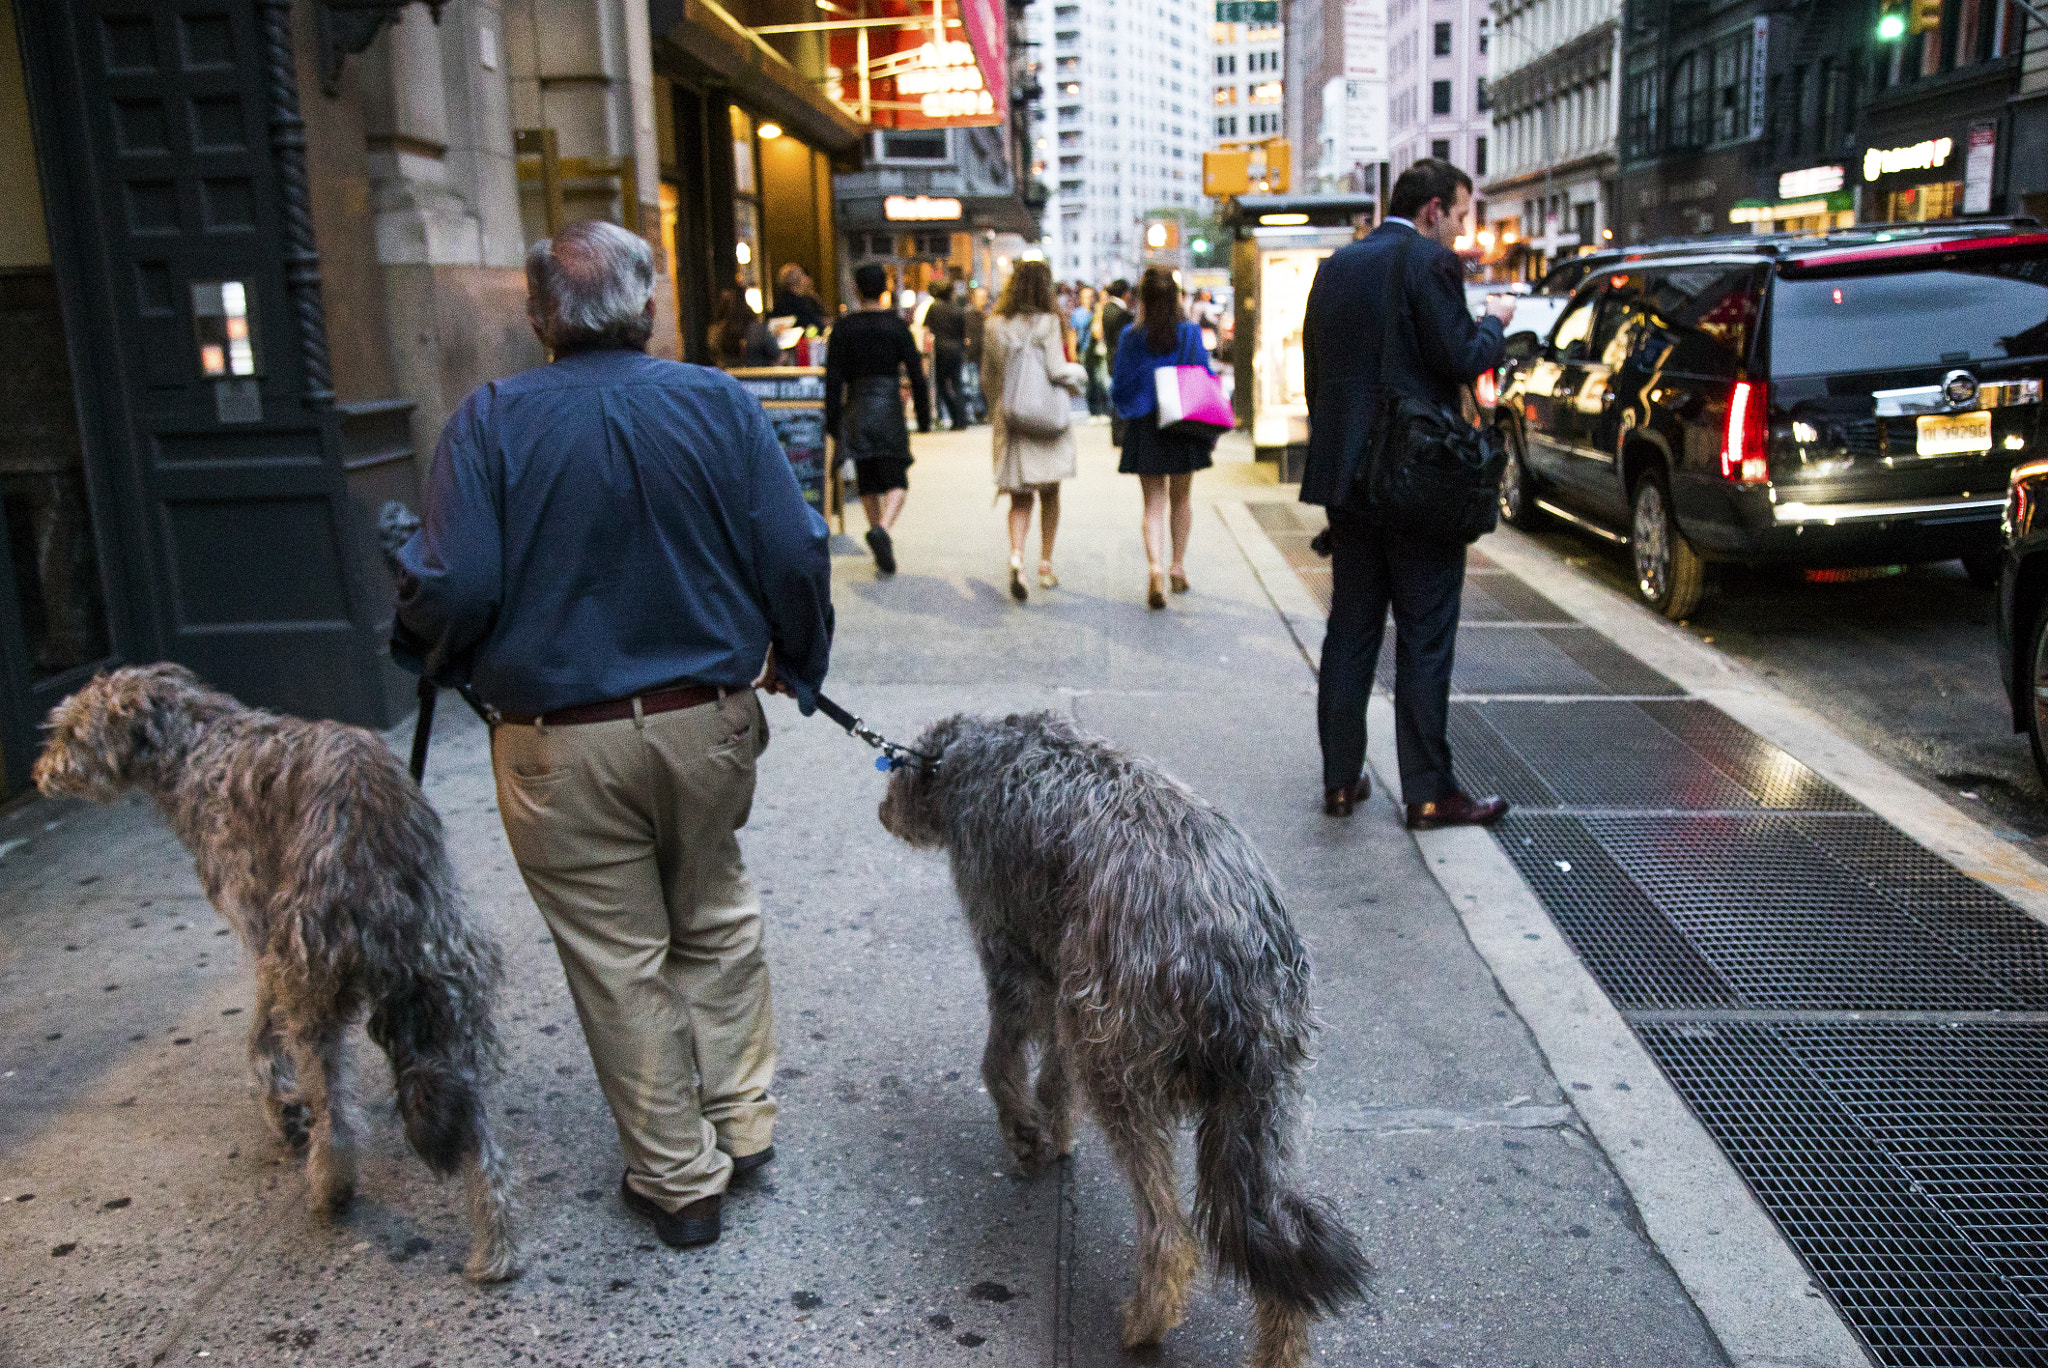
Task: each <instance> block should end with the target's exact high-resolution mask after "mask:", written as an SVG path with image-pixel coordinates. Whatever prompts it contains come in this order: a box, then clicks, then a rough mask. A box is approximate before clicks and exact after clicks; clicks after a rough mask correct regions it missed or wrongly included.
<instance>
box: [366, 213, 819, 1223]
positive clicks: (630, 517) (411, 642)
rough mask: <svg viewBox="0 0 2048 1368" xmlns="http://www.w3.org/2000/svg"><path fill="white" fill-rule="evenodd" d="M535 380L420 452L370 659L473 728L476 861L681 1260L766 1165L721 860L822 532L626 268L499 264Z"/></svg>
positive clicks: (757, 911) (811, 598) (768, 1026)
mask: <svg viewBox="0 0 2048 1368" xmlns="http://www.w3.org/2000/svg"><path fill="white" fill-rule="evenodd" d="M526 269H527V291H528V303H527V312H528V316H529V317H530V319H531V320H532V323H533V326H534V331H535V332H537V333H538V334H539V335H540V338H541V341H542V342H543V343H544V344H546V346H547V347H548V349H549V351H550V353H551V354H552V355H553V357H554V360H553V361H552V362H551V363H550V364H548V365H545V366H542V367H539V368H538V369H535V370H530V371H525V372H522V373H521V374H518V375H514V376H512V377H510V378H509V379H505V380H499V381H494V382H492V383H490V384H487V385H485V386H483V387H482V388H481V389H479V390H477V391H476V392H475V393H474V394H472V395H470V396H469V398H468V399H467V400H465V401H464V403H463V405H462V407H461V408H460V409H458V410H457V411H456V413H455V416H454V417H452V418H450V419H449V421H448V425H447V427H446V428H445V429H444V430H443V431H442V434H441V442H440V445H439V447H438V449H437V450H436V451H435V453H434V464H433V470H432V474H431V475H430V477H429V480H428V485H427V492H426V507H425V509H424V511H423V523H422V526H421V528H420V532H419V535H418V536H416V537H415V538H413V540H412V541H411V542H409V543H408V544H407V545H406V546H405V547H404V549H403V550H402V551H401V552H400V553H399V562H400V578H399V603H398V618H399V622H398V632H397V640H396V642H395V644H396V645H397V646H399V647H400V648H402V649H404V650H406V651H408V652H410V653H413V654H417V655H418V657H419V658H420V659H422V660H423V661H424V662H425V665H426V670H427V673H428V674H429V676H430V677H433V678H436V679H441V680H445V681H448V682H456V681H460V680H463V679H467V680H468V681H469V682H470V683H471V684H473V685H474V687H475V689H476V691H477V693H478V694H480V695H481V696H482V698H483V699H484V700H485V701H486V702H487V703H489V704H490V706H491V707H492V708H493V709H494V710H495V711H496V712H497V713H498V714H499V716H498V719H497V721H496V725H494V726H493V728H492V735H491V761H492V768H493V770H494V771H495V773H496V776H497V785H498V807H499V813H500V815H501V817H502V819H503V821H504V825H505V835H506V839H507V840H508V841H509V842H510V844H511V847H512V853H513V855H514V857H515V858H516V859H517V860H518V862H519V870H520V873H521V874H522V875H523V876H524V877H525V879H526V886H527V888H528V890H529V891H530V892H531V893H532V894H533V900H534V902H535V903H536V904H538V905H539V907H540V910H541V915H542V916H543V917H545V918H546V920H547V923H548V927H549V929H550V931H552V932H553V938H554V943H555V949H556V952H557V954H559V956H560V957H561V961H562V968H563V971H564V972H565V974H566V975H567V977H568V980H569V989H570V992H571V995H572V996H573V997H574V998H575V1001H576V1011H577V1015H578V1017H579V1018H580V1020H581V1021H582V1024H583V1033H584V1036H585V1038H586V1039H587V1041H588V1043H589V1046H590V1054H591V1060H592V1062H593V1063H594V1064H595V1065H596V1069H597V1077H598V1082H599V1085H600V1086H601V1087H602V1088H603V1090H604V1094H605V1100H606V1101H607V1102H608V1103H609V1104H610V1106H611V1109H612V1116H613V1118H614V1119H615V1120H616V1121H617V1123H618V1129H619V1139H620V1144H621V1146H622V1147H623V1149H624V1151H625V1155H626V1175H625V1178H624V1180H623V1182H622V1184H621V1196H622V1198H623V1200H624V1201H625V1202H626V1204H627V1205H628V1206H629V1207H631V1208H632V1209H634V1210H636V1211H638V1212H640V1213H641V1214H642V1215H645V1216H647V1217H648V1218H650V1219H651V1220H652V1221H653V1222H654V1226H655V1230H656V1232H657V1233H658V1234H659V1235H660V1236H661V1238H662V1239H663V1241H665V1242H666V1243H668V1244H670V1245H673V1246H676V1247H682V1246H686V1245H697V1244H709V1243H710V1242H712V1241H713V1240H716V1239H717V1238H718V1234H719V1225H720V1206H721V1194H722V1193H723V1192H724V1191H725V1189H726V1186H727V1184H728V1183H729V1182H731V1181H732V1180H733V1179H734V1178H735V1177H741V1176H744V1175H745V1174H747V1173H750V1172H752V1171H753V1170H754V1169H757V1168H759V1167H760V1166H761V1165H762V1164H764V1163H766V1162H767V1161H768V1160H769V1159H770V1158H772V1157H773V1154H774V1150H773V1148H772V1140H773V1134H774V1124H775V1110H776V1108H775V1099H774V1097H773V1096H772V1095H771V1094H770V1092H769V1087H770V1084H771V1083H772V1082H773V1078H774V1072H775V1037H774V1020H773V1015H772V1011H771V1007H770V1002H769V984H768V965H767V960H766V958H765V957H764V955H763V953H762V947H761V908H760V902H759V900H758V899H757V898H756V897H755V895H754V891H753V889H752V887H751V885H750V884H749V882H748V879H747V873H746V868H745V866H744V865H743V864H742V862H741V860H740V851H739V843H738V840H737V839H736V837H735V835H734V833H735V832H736V831H737V830H738V829H739V828H740V827H741V826H742V825H744V824H745V822H746V818H747V813H748V810H749V808H750V806H751V804H752V801H753V793H754V762H755V759H756V757H757V756H758V755H759V754H760V752H761V750H762V748H764V747H765V746H766V745H767V744H768V731H767V725H766V722H765V719H764V718H763V717H762V714H761V705H760V701H759V698H758V697H757V695H756V693H755V688H756V687H757V686H758V687H765V688H768V689H771V690H775V691H779V692H784V693H792V694H794V695H795V696H796V698H797V700H798V704H799V706H800V707H801V708H802V709H803V711H804V712H806V713H808V712H810V711H811V710H812V708H813V707H814V706H815V700H816V696H817V690H818V688H819V686H820V685H822V684H823V683H824V679H825V668H826V663H827V658H828V655H829V652H830V649H831V640H832V602H831V562H830V560H829V558H828V555H827V537H828V534H827V531H826V527H825V522H824V519H822V518H821V517H819V516H818V514H817V513H816V512H815V511H813V510H812V509H811V508H810V507H809V506H808V505H807V504H806V503H805V502H804V499H803V495H802V492H801V491H800V490H799V489H798V487H797V482H796V477H795V475H794V474H793V473H792V472H791V470H790V466H789V462H788V460H787V458H786V457H785V456H784V454H783V451H782V447H781V445H780V444H779V443H778V442H777V440H776V437H775V434H774V432H773V430H772V429H771V428H770V427H769V425H768V419H767V416H766V415H765V414H764V413H763V412H762V411H761V406H760V405H759V404H758V403H756V402H755V401H754V399H753V398H752V397H751V396H749V395H748V394H747V393H746V391H744V390H743V389H741V388H740V386H739V385H738V383H737V382H735V381H734V380H732V379H731V378H730V377H729V376H726V375H724V374H722V373H721V372H718V371H714V370H708V369H704V368H702V367H697V366H685V365H679V364H677V363H675V362H672V361H662V360H657V359H655V358H653V357H650V356H647V355H646V354H645V352H644V350H643V349H644V348H645V346H646V343H647V338H648V336H649V334H650V332H651V331H652V328H653V319H654V303H653V282H654V273H653V262H652V257H651V253H650V252H649V249H648V246H647V244H646V243H645V242H644V241H643V240H642V239H640V238H639V237H637V236H635V235H633V234H631V233H628V232H626V231H625V230H624V229H622V228H618V227H616V226H614V225H612V224H608V223H579V224H575V225H572V226H571V227H568V228H565V229H564V230H563V231H562V232H561V233H560V234H559V235H557V236H556V237H555V238H554V239H553V240H552V241H543V242H539V243H536V244H534V247H533V249H532V251H531V252H529V253H528V255H527V268H526Z"/></svg>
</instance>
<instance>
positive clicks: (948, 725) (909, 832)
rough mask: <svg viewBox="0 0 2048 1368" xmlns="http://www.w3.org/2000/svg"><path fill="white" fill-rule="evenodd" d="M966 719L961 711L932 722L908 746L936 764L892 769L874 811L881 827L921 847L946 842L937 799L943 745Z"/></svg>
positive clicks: (935, 847) (941, 771)
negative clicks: (879, 801) (914, 741)
mask: <svg viewBox="0 0 2048 1368" xmlns="http://www.w3.org/2000/svg"><path fill="white" fill-rule="evenodd" d="M965 721H966V718H965V716H964V715H962V714H958V713H956V714H955V715H953V716H952V717H948V718H944V719H942V720H940V721H938V722H934V723H932V725H931V726H929V727H926V728H925V730H924V735H922V736H920V737H918V738H917V744H916V745H914V746H912V747H911V749H912V750H915V751H918V752H920V753H922V754H924V755H930V756H936V757H938V758H939V761H940V763H939V764H938V765H935V766H931V767H926V766H924V765H903V766H901V767H899V768H897V769H896V770H893V771H891V773H890V775H889V791H888V792H887V793H885V794H883V795H882V805H881V807H880V808H879V809H878V810H877V812H876V814H875V815H876V816H877V817H879V818H881V820H882V829H883V830H885V831H887V832H888V833H889V834H890V835H891V836H894V837H896V838H897V839H898V840H902V841H907V842H909V843H910V844H911V845H914V846H917V847H918V848H919V849H922V850H936V849H938V848H939V847H940V846H943V845H944V844H945V843H946V829H945V824H944V822H943V821H942V818H943V816H944V814H943V813H942V812H941V811H940V800H939V785H940V775H941V774H942V773H943V772H944V759H945V754H946V747H947V746H948V745H950V744H951V743H952V741H953V739H954V738H955V737H956V736H957V735H958V734H959V732H960V727H961V724H962V723H963V722H965Z"/></svg>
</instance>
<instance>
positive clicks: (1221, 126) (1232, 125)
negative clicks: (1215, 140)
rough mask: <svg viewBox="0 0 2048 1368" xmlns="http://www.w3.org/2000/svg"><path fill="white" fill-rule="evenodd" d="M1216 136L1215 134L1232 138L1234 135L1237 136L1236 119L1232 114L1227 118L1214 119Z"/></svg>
mask: <svg viewBox="0 0 2048 1368" xmlns="http://www.w3.org/2000/svg"><path fill="white" fill-rule="evenodd" d="M1216 136H1217V137H1219V138H1234V137H1236V136H1237V119H1236V117H1235V116H1232V117H1230V118H1227V119H1218V120H1217V121H1216Z"/></svg>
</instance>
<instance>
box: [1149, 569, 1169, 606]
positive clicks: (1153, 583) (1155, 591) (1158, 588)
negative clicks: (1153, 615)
mask: <svg viewBox="0 0 2048 1368" xmlns="http://www.w3.org/2000/svg"><path fill="white" fill-rule="evenodd" d="M1145 606H1146V607H1147V608H1164V607H1165V606H1166V576H1164V575H1161V574H1157V573H1154V574H1152V575H1148V576H1147V577H1146V580H1145Z"/></svg>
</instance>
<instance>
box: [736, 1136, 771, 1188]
mask: <svg viewBox="0 0 2048 1368" xmlns="http://www.w3.org/2000/svg"><path fill="white" fill-rule="evenodd" d="M774 1162H775V1146H773V1145H770V1146H769V1147H768V1148H767V1149H764V1150H755V1151H754V1152H753V1153H752V1154H735V1155H734V1156H733V1158H732V1177H731V1178H730V1179H728V1180H727V1182H726V1186H727V1187H729V1188H733V1187H739V1186H741V1185H742V1184H744V1183H745V1182H746V1181H747V1179H748V1178H750V1177H752V1176H753V1175H754V1174H755V1173H758V1172H759V1171H760V1170H761V1169H762V1168H764V1167H766V1166H767V1165H769V1164H772V1163H774Z"/></svg>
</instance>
